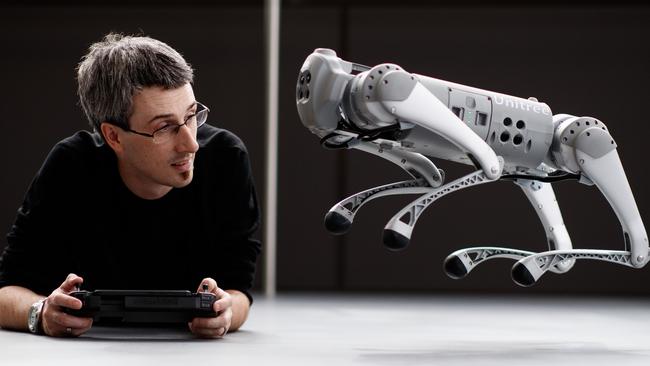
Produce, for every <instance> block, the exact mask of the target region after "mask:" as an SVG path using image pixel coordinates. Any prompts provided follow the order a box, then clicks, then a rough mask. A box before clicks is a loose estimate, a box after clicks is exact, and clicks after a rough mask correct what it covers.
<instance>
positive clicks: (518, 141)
mask: <svg viewBox="0 0 650 366" xmlns="http://www.w3.org/2000/svg"><path fill="white" fill-rule="evenodd" d="M522 142H524V136H522V135H521V134H520V133H518V134H517V135H515V137H513V138H512V143H513V144H515V145H521V143H522Z"/></svg>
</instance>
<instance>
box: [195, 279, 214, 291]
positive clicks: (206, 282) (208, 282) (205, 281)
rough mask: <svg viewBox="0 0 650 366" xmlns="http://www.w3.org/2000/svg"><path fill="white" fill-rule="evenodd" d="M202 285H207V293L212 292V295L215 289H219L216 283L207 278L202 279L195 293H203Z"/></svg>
mask: <svg viewBox="0 0 650 366" xmlns="http://www.w3.org/2000/svg"><path fill="white" fill-rule="evenodd" d="M203 285H208V290H207V291H208V292H212V293H215V291H216V289H218V288H219V287H218V286H217V281H215V280H213V279H212V278H210V277H207V278H204V279H203V280H202V281H201V284H200V285H199V288H198V290H197V292H203V291H204V290H203Z"/></svg>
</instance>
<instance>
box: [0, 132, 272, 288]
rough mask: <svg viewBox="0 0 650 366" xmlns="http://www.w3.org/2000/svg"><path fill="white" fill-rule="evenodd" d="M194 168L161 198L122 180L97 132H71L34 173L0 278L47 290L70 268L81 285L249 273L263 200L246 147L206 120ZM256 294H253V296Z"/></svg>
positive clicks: (167, 284) (170, 282)
mask: <svg viewBox="0 0 650 366" xmlns="http://www.w3.org/2000/svg"><path fill="white" fill-rule="evenodd" d="M197 140H198V143H199V146H200V147H199V150H198V152H197V153H196V157H195V161H194V178H193V180H192V182H191V183H190V184H189V185H187V186H186V187H183V188H174V189H172V190H171V191H170V192H169V193H167V194H166V195H165V196H163V197H162V198H160V199H157V200H145V199H141V198H139V197H137V196H136V195H134V194H133V193H132V192H131V191H130V190H129V189H128V188H127V187H126V186H125V185H124V183H123V181H122V179H121V177H120V175H119V172H118V169H117V159H116V156H115V154H114V152H113V151H112V150H111V149H110V147H108V146H107V145H105V144H104V143H103V142H102V140H101V137H99V136H98V135H97V134H91V133H88V132H86V131H82V132H77V133H76V134H75V135H73V136H71V137H69V138H66V139H65V140H63V141H61V142H59V143H58V144H56V145H55V146H54V148H53V149H52V151H51V152H50V154H49V155H48V157H47V159H46V160H45V163H44V164H43V166H42V167H41V169H40V170H39V172H38V173H37V175H36V177H35V178H34V180H33V181H32V183H31V185H30V187H29V190H28V192H27V194H26V196H25V200H24V202H23V204H22V206H21V207H20V208H19V209H18V215H17V217H16V221H15V223H14V225H13V226H12V228H11V231H10V232H9V233H8V234H7V241H8V245H7V247H6V248H5V250H4V253H3V254H2V257H0V287H3V286H7V285H18V286H23V287H26V288H29V289H31V290H33V291H35V292H36V293H40V294H42V295H49V294H50V293H51V292H52V291H53V290H54V289H55V288H57V287H58V286H59V285H60V284H61V283H62V282H63V281H64V280H65V278H66V276H67V275H68V273H76V274H78V275H80V276H82V277H83V278H84V283H83V285H82V288H83V289H85V290H94V289H151V290H190V291H196V289H197V287H198V286H199V284H200V281H201V280H202V279H203V278H205V277H212V278H214V279H215V280H216V281H217V284H218V285H219V287H220V288H222V289H235V290H239V291H242V292H244V293H245V294H246V295H247V296H248V297H249V299H251V298H250V294H249V293H248V290H249V289H250V288H251V286H252V283H253V277H254V274H255V263H256V259H257V256H258V255H259V253H260V243H259V242H258V241H257V240H255V239H253V238H252V235H253V233H254V232H255V231H256V230H257V228H258V226H259V208H258V204H257V199H256V195H255V188H254V186H253V179H252V176H251V169H250V162H249V159H248V152H247V151H246V147H245V146H244V144H243V143H242V141H241V140H240V139H239V138H238V137H237V136H235V135H234V134H232V133H231V132H228V131H226V130H223V129H218V128H215V127H212V126H209V125H204V126H202V127H201V128H200V129H199V131H198V137H197ZM251 300H252V299H251Z"/></svg>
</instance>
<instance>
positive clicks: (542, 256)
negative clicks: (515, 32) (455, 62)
mask: <svg viewBox="0 0 650 366" xmlns="http://www.w3.org/2000/svg"><path fill="white" fill-rule="evenodd" d="M296 105H297V108H298V114H299V115H300V119H301V120H302V123H303V124H304V125H305V127H307V128H308V129H309V130H310V131H311V132H312V133H314V134H316V135H318V136H319V137H320V138H321V144H322V145H323V146H324V147H326V148H331V149H339V148H341V149H357V150H361V151H364V152H367V153H371V154H374V155H377V156H379V157H382V158H384V159H386V160H388V161H390V162H392V163H394V164H396V165H398V166H400V167H401V168H402V169H404V170H406V172H407V173H408V174H410V175H411V177H412V179H411V180H406V181H402V182H396V183H392V184H387V185H383V186H379V187H375V188H371V189H368V190H366V191H363V192H360V193H357V194H355V195H352V196H350V197H348V198H346V199H344V200H343V201H341V202H339V203H337V204H336V205H334V207H332V208H331V209H330V210H329V212H328V213H327V215H326V216H325V226H326V228H327V229H328V230H329V231H330V232H332V233H335V234H343V233H345V232H346V231H347V229H348V228H349V227H350V225H351V224H352V221H353V220H354V215H355V214H356V213H357V212H358V210H359V209H360V208H361V206H363V205H364V204H365V203H367V202H368V201H370V200H372V199H375V198H378V197H383V196H388V195H397V194H418V195H420V196H419V198H417V199H416V200H415V201H413V202H411V203H410V204H409V205H408V206H406V207H404V209H402V210H401V211H399V212H398V213H397V214H396V215H395V216H393V218H392V219H391V220H390V221H389V222H388V224H387V225H386V227H385V228H384V235H383V241H384V244H385V245H386V246H387V247H388V248H389V249H391V250H401V249H404V248H405V247H406V246H407V245H408V243H409V240H410V237H411V234H412V232H413V228H414V226H415V223H416V221H417V219H418V218H419V217H420V215H421V214H422V212H423V211H424V210H425V209H426V208H427V207H428V206H429V205H431V204H432V203H433V202H434V201H436V200H437V199H438V198H440V197H442V196H444V195H446V194H449V193H451V192H455V191H458V190H461V189H463V188H467V187H471V186H475V185H479V184H483V183H489V182H495V181H497V180H499V179H508V180H512V181H513V182H514V183H515V184H517V185H518V186H519V187H521V189H522V190H523V191H524V193H525V194H526V197H528V199H529V200H530V202H531V204H532V205H533V206H534V207H535V210H536V212H537V214H538V215H539V218H540V220H541V221H542V224H543V225H544V228H545V232H546V236H547V240H548V246H549V250H548V251H546V252H541V253H534V252H529V251H524V250H518V249H509V248H499V247H474V248H466V249H461V250H458V251H456V252H454V253H452V254H450V255H449V256H448V257H447V258H446V259H445V263H444V268H445V272H446V273H447V275H449V276H450V277H452V278H456V279H458V278H462V277H464V276H465V275H467V274H468V273H469V272H470V271H471V270H472V269H473V268H474V267H476V266H477V265H478V264H479V263H482V262H484V261H486V260H488V259H492V258H512V259H516V260H518V261H517V263H516V264H515V265H514V266H513V267H512V279H513V280H514V281H515V282H516V283H518V284H519V285H522V286H531V285H533V284H534V283H535V282H536V281H537V280H538V279H539V278H540V277H541V276H542V275H543V274H544V273H545V272H546V271H551V272H555V273H564V272H567V271H568V270H569V269H571V267H572V266H573V264H574V263H575V260H576V259H595V260H601V261H608V262H613V263H617V264H622V265H625V266H629V267H633V268H641V267H643V266H645V264H646V263H647V262H648V254H649V247H648V236H647V234H646V231H645V227H644V225H643V222H642V220H641V216H640V214H639V210H638V208H637V206H636V202H635V201H634V196H633V195H632V191H631V189H630V185H629V183H628V181H627V178H626V176H625V172H624V170H623V166H622V165H621V161H620V159H619V156H618V153H617V151H616V143H615V142H614V140H613V139H612V137H611V135H610V134H609V131H608V130H607V127H606V126H605V124H603V123H602V122H601V121H599V120H597V119H595V118H591V117H576V116H572V115H568V114H556V115H553V114H552V113H551V110H550V108H549V107H548V106H547V105H546V104H544V103H539V102H538V101H537V100H536V99H535V98H529V99H522V98H517V97H513V96H509V95H504V94H499V93H495V92H491V91H487V90H481V89H477V88H472V87H468V86H465V85H460V84H455V83H451V82H447V81H443V80H438V79H434V78H431V77H427V76H422V75H416V74H410V73H408V72H406V71H404V70H403V69H402V68H401V67H399V66H398V65H394V64H388V63H386V64H380V65H377V66H375V67H372V68H370V67H367V66H363V65H359V64H355V63H352V62H348V61H344V60H342V59H340V58H339V57H337V56H336V53H335V52H334V51H333V50H330V49H323V48H320V49H316V50H315V51H314V53H312V54H311V55H309V56H308V57H307V59H306V60H305V63H304V64H303V66H302V68H301V70H300V74H299V76H298V83H297V87H296ZM429 157H434V158H439V159H446V160H450V161H455V162H458V163H463V164H468V165H474V166H475V167H476V168H477V170H476V171H475V172H473V173H471V174H468V175H466V176H464V177H461V178H459V179H456V180H454V181H453V182H450V183H446V184H445V183H444V173H443V172H442V170H440V169H438V168H436V166H435V165H434V164H433V162H432V161H431V160H430V158H429ZM564 179H576V180H578V181H579V182H580V183H583V184H586V185H594V184H595V185H596V187H598V189H599V190H600V191H601V192H602V194H603V195H604V196H605V198H607V201H608V202H609V204H610V205H611V206H612V208H613V209H614V212H615V213H616V216H617V217H618V219H619V221H620V222H621V225H622V227H623V236H624V242H625V250H622V251H613V250H612V251H610V250H591V249H573V247H572V244H571V239H570V237H569V234H568V232H567V230H566V227H565V226H564V222H563V220H562V215H561V213H560V209H559V207H558V204H557V201H556V199H555V194H554V192H553V188H552V187H551V183H552V182H554V181H559V180H564Z"/></svg>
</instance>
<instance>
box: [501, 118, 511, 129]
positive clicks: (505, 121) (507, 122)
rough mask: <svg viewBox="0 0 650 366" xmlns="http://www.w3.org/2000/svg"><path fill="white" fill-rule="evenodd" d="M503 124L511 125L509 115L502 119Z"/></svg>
mask: <svg viewBox="0 0 650 366" xmlns="http://www.w3.org/2000/svg"><path fill="white" fill-rule="evenodd" d="M503 125H504V126H506V127H507V126H510V125H512V120H511V119H510V117H506V118H505V119H504V120H503Z"/></svg>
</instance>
